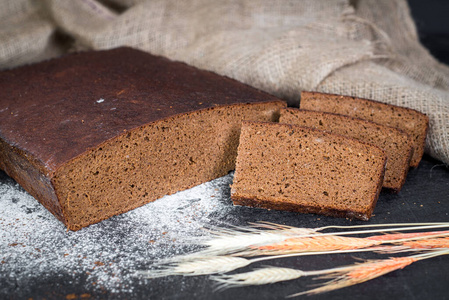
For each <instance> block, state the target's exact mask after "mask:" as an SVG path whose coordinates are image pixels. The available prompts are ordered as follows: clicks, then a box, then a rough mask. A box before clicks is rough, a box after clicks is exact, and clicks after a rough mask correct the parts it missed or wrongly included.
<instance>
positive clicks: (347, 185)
mask: <svg viewBox="0 0 449 300" xmlns="http://www.w3.org/2000/svg"><path fill="white" fill-rule="evenodd" d="M279 122H280V124H276V123H262V122H245V123H244V124H243V126H242V133H241V136H240V145H239V149H238V157H237V164H236V172H235V176H234V183H233V185H232V191H231V197H232V199H233V202H234V204H238V205H248V206H253V207H264V208H268V209H282V210H291V211H298V212H306V213H307V212H313V213H319V214H324V215H331V216H342V217H349V218H358V219H362V220H368V219H369V218H370V217H371V214H372V212H373V210H374V207H375V205H376V202H377V199H378V197H379V194H380V191H381V189H382V187H383V188H385V189H388V190H390V191H394V192H399V191H400V190H401V188H402V186H403V185H404V183H405V179H406V177H407V173H408V170H409V168H410V166H412V167H416V166H418V164H419V161H420V160H421V158H422V155H423V153H424V145H425V138H426V133H427V128H428V123H429V120H428V117H427V116H426V115H424V114H422V113H420V112H418V111H416V110H412V109H408V108H404V107H399V106H394V105H389V104H385V103H380V102H376V101H373V100H367V99H360V98H355V97H349V96H341V95H332V94H324V93H316V92H303V93H302V94H301V104H300V109H297V108H284V109H281V113H280V120H279Z"/></svg>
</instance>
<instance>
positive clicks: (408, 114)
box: [300, 92, 429, 167]
mask: <svg viewBox="0 0 449 300" xmlns="http://www.w3.org/2000/svg"><path fill="white" fill-rule="evenodd" d="M300 107H301V108H302V109H307V110H317V111H324V112H331V113H337V114H342V115H348V116H352V117H356V118H361V119H365V120H368V121H372V122H376V123H379V124H383V125H387V126H391V127H396V128H399V129H401V130H403V131H405V132H406V133H408V134H409V135H410V137H411V138H412V140H413V148H414V151H413V156H412V159H411V161H410V166H412V167H417V166H418V165H419V162H420V161H421V158H422V156H423V154H424V148H425V140H426V135H427V131H428V127H429V118H428V117H427V116H426V115H425V114H423V113H421V112H419V111H417V110H414V109H410V108H406V107H400V106H395V105H391V104H386V103H381V102H377V101H374V100H368V99H361V98H356V97H351V96H342V95H333V94H326V93H318V92H301V102H300Z"/></svg>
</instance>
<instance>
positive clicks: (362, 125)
mask: <svg viewBox="0 0 449 300" xmlns="http://www.w3.org/2000/svg"><path fill="white" fill-rule="evenodd" d="M279 122H281V123H288V124H296V125H301V126H306V127H312V128H315V129H319V130H324V131H327V132H331V133H336V134H340V135H344V136H348V137H351V138H354V139H357V140H360V141H362V142H366V143H370V144H373V145H375V146H377V147H379V148H381V149H383V150H384V151H385V153H386V154H387V166H386V169H385V177H384V181H383V187H384V188H387V189H389V190H392V191H394V192H399V191H400V190H401V188H402V186H403V185H404V183H405V179H406V177H407V173H408V170H409V166H410V159H411V157H412V153H413V141H412V139H411V138H410V136H409V135H408V134H406V133H405V132H404V131H402V130H400V129H397V128H394V127H389V126H384V125H381V124H378V123H374V122H370V121H366V120H362V119H358V118H352V117H349V116H344V115H339V114H333V113H326V112H320V111H312V110H304V109H297V108H285V109H282V110H281V117H280V119H279Z"/></svg>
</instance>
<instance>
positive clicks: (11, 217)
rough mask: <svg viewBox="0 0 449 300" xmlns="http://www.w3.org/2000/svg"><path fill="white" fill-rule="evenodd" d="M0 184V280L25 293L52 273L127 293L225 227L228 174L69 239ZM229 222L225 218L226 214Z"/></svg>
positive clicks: (32, 203)
mask: <svg viewBox="0 0 449 300" xmlns="http://www.w3.org/2000/svg"><path fill="white" fill-rule="evenodd" d="M4 177H5V179H3V180H2V181H3V182H1V183H0V276H1V277H2V278H5V277H6V278H7V281H8V282H9V283H10V284H15V285H16V286H18V287H26V286H27V283H29V282H30V280H34V279H45V278H46V277H48V278H50V277H51V276H53V277H54V276H55V274H57V275H58V274H59V275H60V276H65V277H67V276H69V277H70V278H73V281H74V282H76V281H77V280H80V279H79V278H87V279H84V280H85V285H86V290H87V291H89V290H93V289H101V290H106V291H108V292H109V293H131V292H132V286H133V285H132V283H133V282H135V280H136V278H135V276H134V272H135V271H136V270H139V269H142V268H145V267H148V266H149V265H151V263H153V262H155V261H157V260H159V259H163V258H167V257H171V256H174V255H179V254H182V253H186V252H188V251H192V250H195V249H197V247H198V246H197V242H199V241H201V240H202V239H204V238H207V236H208V232H207V231H206V230H204V227H210V226H214V225H219V224H220V223H221V222H229V213H231V212H232V210H233V209H235V208H234V207H233V205H232V203H231V200H230V199H229V184H230V183H231V182H232V175H227V176H225V177H222V178H219V179H216V180H213V181H211V182H208V183H205V184H202V185H199V186H197V187H194V188H192V189H189V190H186V191H183V192H179V193H177V194H174V195H170V196H165V197H163V198H161V199H159V200H157V201H155V202H152V203H149V204H147V205H145V206H143V207H140V208H137V209H135V210H133V211H130V212H128V213H125V214H122V215H120V216H116V217H113V218H111V219H109V220H105V221H103V222H100V223H99V224H95V225H91V226H89V227H87V228H83V229H81V230H80V231H77V232H71V231H67V230H66V228H65V227H64V226H63V225H62V223H60V222H59V221H58V220H57V219H56V218H55V217H54V216H53V215H52V214H51V213H49V212H48V211H47V210H46V209H45V208H44V207H43V206H41V205H40V204H39V203H38V202H37V200H35V199H34V198H33V197H31V196H30V195H29V194H28V193H27V192H25V191H24V190H23V189H22V188H21V187H20V186H19V185H18V184H16V183H15V182H14V181H13V180H11V179H9V178H6V176H4ZM231 215H232V213H231Z"/></svg>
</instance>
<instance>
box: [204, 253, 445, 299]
mask: <svg viewBox="0 0 449 300" xmlns="http://www.w3.org/2000/svg"><path fill="white" fill-rule="evenodd" d="M446 254H449V250H448V249H444V250H440V251H433V252H430V253H425V254H419V255H414V256H408V257H392V258H388V259H381V260H368V261H365V262H363V263H357V264H354V265H350V266H345V267H339V268H332V269H324V270H315V271H303V270H297V269H292V268H279V267H267V268H261V269H257V270H254V271H251V272H246V273H239V274H232V275H221V276H213V277H211V279H213V280H215V281H217V282H218V283H219V285H218V288H217V290H220V289H224V288H232V287H240V286H249V285H265V284H273V283H276V282H281V281H288V280H294V279H298V278H300V277H305V276H320V277H319V279H331V280H330V281H328V282H326V283H324V284H323V285H322V286H321V287H318V288H315V289H311V290H308V291H305V292H301V293H297V294H294V295H291V296H289V297H295V296H300V295H305V294H308V295H312V294H319V293H324V292H329V291H333V290H337V289H341V288H344V287H348V286H352V285H356V284H360V283H363V282H366V281H369V280H371V279H374V278H377V277H379V276H382V275H385V274H387V273H390V272H392V271H395V270H399V269H403V268H405V267H406V266H408V265H410V264H412V263H414V262H416V261H418V260H423V259H428V258H432V257H435V256H440V255H446Z"/></svg>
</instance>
